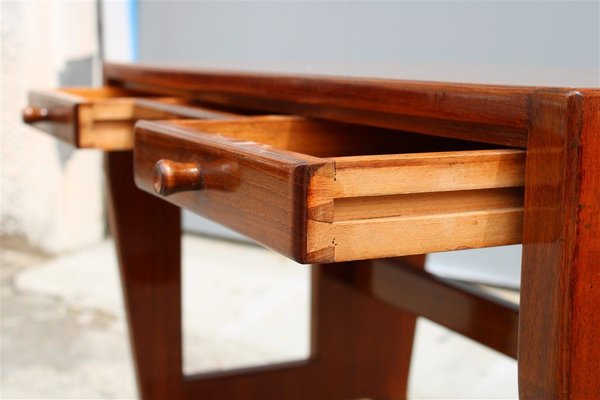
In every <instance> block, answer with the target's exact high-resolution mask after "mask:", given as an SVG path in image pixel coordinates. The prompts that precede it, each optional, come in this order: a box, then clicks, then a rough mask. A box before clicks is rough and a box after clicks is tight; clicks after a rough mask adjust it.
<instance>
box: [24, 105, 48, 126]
mask: <svg viewBox="0 0 600 400" xmlns="http://www.w3.org/2000/svg"><path fill="white" fill-rule="evenodd" d="M49 120H50V110H48V109H47V108H43V107H31V106H30V107H26V108H25V109H24V110H23V122H26V123H28V124H31V123H33V122H40V121H49Z"/></svg>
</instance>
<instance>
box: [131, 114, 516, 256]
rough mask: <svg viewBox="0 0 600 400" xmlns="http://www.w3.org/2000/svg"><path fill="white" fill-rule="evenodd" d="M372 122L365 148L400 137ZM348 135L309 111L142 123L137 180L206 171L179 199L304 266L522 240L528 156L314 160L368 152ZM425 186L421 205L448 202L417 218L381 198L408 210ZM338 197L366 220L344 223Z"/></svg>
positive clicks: (420, 210) (145, 185)
mask: <svg viewBox="0 0 600 400" xmlns="http://www.w3.org/2000/svg"><path fill="white" fill-rule="evenodd" d="M356 129H358V128H356ZM361 129H367V130H371V131H372V132H370V138H372V139H371V140H369V142H370V143H374V144H375V147H373V148H371V147H370V146H369V145H366V146H364V147H365V151H370V150H376V149H377V147H378V146H379V144H378V142H379V141H381V140H383V139H377V136H378V135H381V136H382V137H383V138H384V139H387V138H388V132H386V131H380V132H377V131H376V130H375V131H373V128H364V127H363V128H361ZM345 131H346V126H345V125H343V124H342V125H338V124H333V123H324V122H320V121H315V120H309V119H304V118H298V117H247V118H241V119H237V120H225V121H171V122H146V121H142V122H140V123H139V124H138V125H137V128H136V158H135V163H136V182H137V184H138V186H139V187H140V188H142V189H144V190H146V191H149V192H155V187H154V184H153V183H154V182H155V179H153V176H152V171H153V170H154V169H155V165H157V163H161V162H164V161H166V160H168V162H169V163H173V164H178V165H191V164H195V165H196V166H197V167H195V168H199V169H201V170H202V180H203V185H202V190H199V191H198V190H196V191H190V192H180V193H175V192H176V191H177V190H174V191H169V194H170V196H169V197H168V198H167V200H168V201H170V202H172V203H174V204H177V205H179V206H182V207H185V208H186V209H189V210H192V211H194V212H196V213H199V214H201V215H204V216H207V217H209V218H211V219H213V220H215V221H217V222H219V223H222V224H224V225H226V226H228V227H230V228H232V229H234V230H236V231H238V232H241V233H242V234H244V235H247V236H248V237H250V238H252V239H254V240H256V241H258V242H259V243H261V244H263V245H265V246H267V247H269V248H272V249H274V250H276V251H279V252H281V253H282V254H284V255H287V256H288V257H292V258H293V259H295V260H297V261H299V262H304V263H306V262H313V263H324V262H333V261H350V260H359V259H368V258H379V257H391V256H401V255H409V254H420V253H428V252H434V251H445V250H455V249H467V248H478V247H487V246H498V245H504V244H514V243H520V241H521V235H522V225H521V220H522V204H521V202H520V192H519V191H518V190H517V191H515V188H518V187H519V186H521V185H522V184H523V173H524V153H523V151H521V150H502V149H499V150H467V151H464V152H459V151H457V152H440V153H414V154H397V155H381V156H364V157H361V156H356V157H336V158H320V157H313V156H311V155H309V154H319V155H320V154H321V152H323V151H324V152H325V153H326V154H329V151H331V150H335V151H337V152H339V153H347V152H348V151H354V150H356V147H355V142H354V141H352V140H350V141H347V142H346V141H342V140H339V139H338V138H339V137H343V136H341V135H340V134H341V133H343V132H345ZM348 132H353V131H352V130H351V129H350V130H348ZM354 132H358V131H356V130H355V131H354ZM298 137H300V138H301V139H299V140H296V138H298ZM328 137H329V138H334V139H333V140H332V141H331V142H328V139H327V138H328ZM317 138H319V139H317ZM311 139H314V140H311ZM392 143H393V141H392ZM346 145H347V146H348V147H345V146H346ZM398 145H400V143H399V144H398ZM407 147H408V148H409V149H410V148H411V146H407ZM289 150H294V151H289ZM298 150H302V151H303V152H302V153H299V152H296V151H298ZM398 150H399V149H398ZM304 152H306V153H309V154H306V153H304ZM224 171H225V172H224ZM485 189H497V191H496V192H495V193H494V195H490V194H489V192H481V190H485ZM459 191H474V192H475V193H476V194H480V195H481V196H480V198H479V203H477V201H474V200H473V199H474V197H473V196H471V200H472V201H471V202H470V203H469V204H471V205H472V208H468V207H465V204H466V203H464V202H461V201H460V200H457V197H456V194H455V193H456V192H459ZM159 192H160V190H159ZM446 192H447V193H446ZM171 193H172V194H171ZM414 193H429V195H430V196H429V197H423V196H422V197H421V198H420V200H427V199H428V198H429V199H431V198H432V197H433V196H437V197H436V200H435V201H432V202H430V203H424V204H423V205H422V206H416V205H415V203H414V202H413V206H412V210H413V213H412V214H410V213H408V214H407V215H405V214H403V213H402V212H400V213H396V214H394V213H390V210H391V209H390V203H389V202H387V203H385V202H381V201H378V198H383V200H389V199H390V197H387V196H388V195H392V196H396V197H395V200H396V206H395V207H396V208H398V195H402V194H408V195H409V196H408V199H406V200H405V199H401V200H400V202H403V204H404V206H406V205H407V204H406V203H407V201H410V199H413V200H414V196H412V195H413V194H414ZM482 193H483V194H482ZM163 194H166V192H165V193H163ZM355 196H362V197H365V196H366V197H369V199H370V200H369V201H368V204H369V205H370V206H372V207H371V210H370V211H366V215H359V214H358V211H360V210H365V207H364V206H360V205H357V202H356V201H354V200H352V199H354V197H355ZM444 198H447V199H448V200H450V199H454V201H446V202H443V199H444ZM342 199H351V200H348V201H346V202H344V201H341V202H340V200H342ZM465 199H466V197H465ZM499 199H501V200H499ZM336 204H337V206H340V204H341V206H340V207H341V208H342V213H345V214H346V215H355V217H354V218H353V219H349V220H343V221H335V217H334V216H335V214H336ZM435 204H438V207H437V208H436V207H435ZM351 206H355V207H354V209H353V210H351V208H352V207H351ZM375 206H377V208H376V210H377V211H373V209H375ZM392 207H393V206H392ZM373 213H375V214H376V216H372V215H373ZM386 213H387V214H386Z"/></svg>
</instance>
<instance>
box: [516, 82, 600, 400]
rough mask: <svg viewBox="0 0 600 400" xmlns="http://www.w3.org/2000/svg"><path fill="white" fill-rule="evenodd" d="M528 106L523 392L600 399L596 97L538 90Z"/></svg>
mask: <svg viewBox="0 0 600 400" xmlns="http://www.w3.org/2000/svg"><path fill="white" fill-rule="evenodd" d="M529 111H530V114H531V127H530V140H529V148H528V160H527V173H526V190H525V221H524V249H523V266H522V278H521V280H522V283H521V314H520V321H519V392H520V395H521V397H522V398H524V399H539V398H546V399H550V398H551V399H595V398H600V379H598V377H599V376H600V341H599V340H598V338H600V314H599V313H598V310H599V309H600V274H599V273H598V271H600V224H599V222H600V221H599V216H600V202H599V201H598V199H599V193H600V174H598V170H599V166H600V136H599V135H598V132H599V130H600V94H599V93H598V92H597V91H595V92H594V91H568V90H565V91H546V90H540V91H539V92H537V93H535V94H534V95H532V98H531V102H530V110H529Z"/></svg>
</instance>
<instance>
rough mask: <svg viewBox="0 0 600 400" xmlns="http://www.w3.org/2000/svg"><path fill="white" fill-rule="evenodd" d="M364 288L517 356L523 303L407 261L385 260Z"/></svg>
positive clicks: (407, 309)
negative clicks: (507, 299) (407, 263)
mask: <svg viewBox="0 0 600 400" xmlns="http://www.w3.org/2000/svg"><path fill="white" fill-rule="evenodd" d="M363 290H364V291H365V292H366V293H368V294H370V295H371V296H373V297H375V298H376V299H379V300H382V301H385V302H387V303H389V304H393V305H395V306H396V307H398V308H400V309H403V310H406V311H407V312H410V313H411V314H413V315H418V316H422V317H425V318H427V319H429V320H431V321H433V322H436V323H438V324H440V325H443V326H445V327H446V328H448V329H451V330H453V331H454V332H457V333H460V334H461V335H464V336H466V337H468V338H471V339H473V340H475V341H477V342H479V343H481V344H484V345H486V346H488V347H490V348H492V349H494V350H496V351H498V352H500V353H503V354H506V355H507V356H509V357H512V358H517V337H518V327H519V306H518V305H517V304H513V303H510V302H508V301H504V300H501V299H499V298H496V297H495V296H492V295H490V294H488V293H485V292H483V291H481V290H477V289H475V288H473V287H472V286H470V285H466V284H461V283H457V282H451V281H449V280H446V279H443V278H439V277H437V276H435V275H432V274H430V273H428V272H425V271H422V270H419V269H416V268H414V267H412V266H410V265H406V264H405V263H403V262H402V260H398V259H388V260H381V261H379V262H378V263H377V265H376V266H375V267H374V268H373V271H372V273H371V277H370V279H369V281H368V284H367V285H366V286H364V287H363Z"/></svg>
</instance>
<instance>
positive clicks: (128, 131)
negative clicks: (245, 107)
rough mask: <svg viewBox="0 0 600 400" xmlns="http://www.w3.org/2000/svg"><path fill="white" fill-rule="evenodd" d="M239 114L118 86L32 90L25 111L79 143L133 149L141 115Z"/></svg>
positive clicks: (31, 118)
mask: <svg viewBox="0 0 600 400" xmlns="http://www.w3.org/2000/svg"><path fill="white" fill-rule="evenodd" d="M232 116H237V115H234V114H232V113H229V112H226V111H223V110H212V109H208V108H206V107H201V106H198V105H195V104H189V103H186V102H185V100H183V99H181V98H176V97H156V96H155V97H145V95H143V94H140V93H138V92H135V91H127V90H124V89H120V88H115V87H100V88H61V89H59V90H48V91H31V92H30V93H29V106H28V107H27V108H26V109H25V110H24V112H23V119H24V121H25V122H26V123H29V124H32V125H34V126H35V127H36V128H38V129H40V130H42V131H45V132H47V133H49V134H51V135H53V136H55V137H56V138H58V139H60V140H63V141H66V142H67V143H69V144H71V145H73V146H75V147H78V148H95V149H101V150H105V151H121V150H130V149H131V148H132V146H133V134H132V132H133V125H134V123H135V122H136V121H137V120H138V119H150V120H153V119H172V118H198V119H202V118H211V119H225V118H231V117H232Z"/></svg>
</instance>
